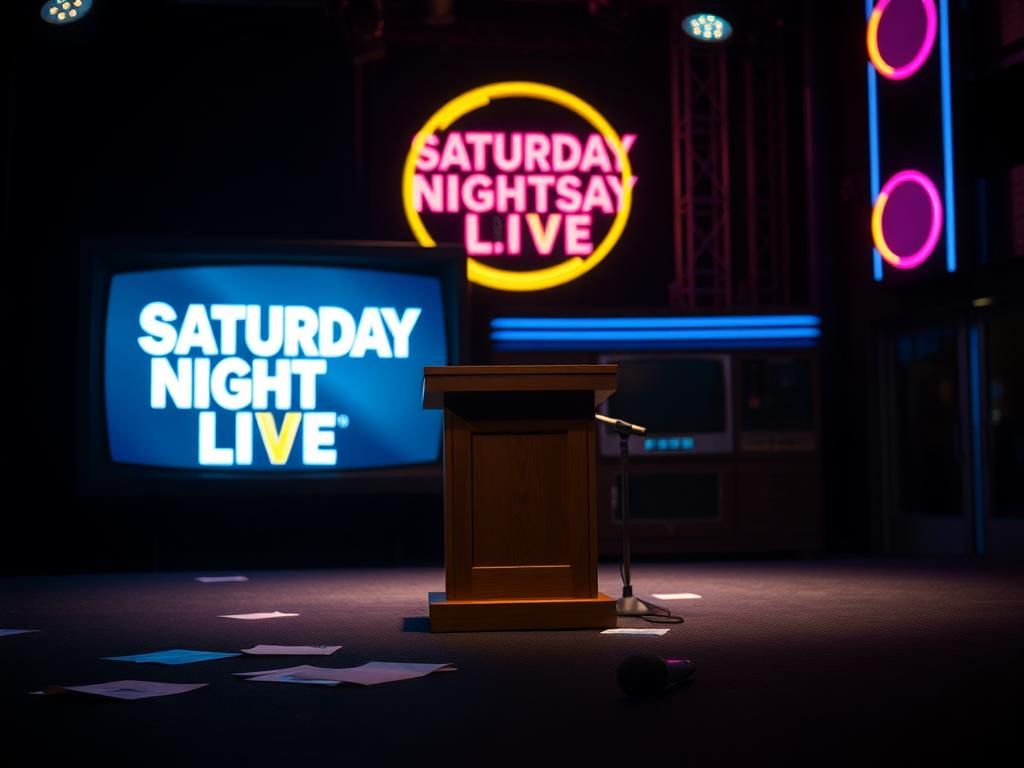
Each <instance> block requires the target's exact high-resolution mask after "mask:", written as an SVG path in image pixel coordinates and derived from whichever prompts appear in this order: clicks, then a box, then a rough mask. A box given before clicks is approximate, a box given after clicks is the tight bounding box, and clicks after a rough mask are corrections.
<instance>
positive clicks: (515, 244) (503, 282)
mask: <svg viewBox="0 0 1024 768" xmlns="http://www.w3.org/2000/svg"><path fill="white" fill-rule="evenodd" d="M512 98H517V99H534V100H538V101H544V102H549V103H551V104H555V105H557V106H559V107H562V108H564V109H566V110H568V111H569V112H571V113H573V114H574V115H576V116H577V117H579V118H582V119H583V120H584V121H585V122H586V123H588V124H589V125H590V127H591V128H592V131H591V132H589V133H587V134H586V135H583V136H578V135H576V134H573V133H567V132H542V131H483V130H481V131H471V130H465V131H463V130H457V129H454V128H453V124H454V123H456V121H458V120H459V119H461V118H462V117H464V116H465V115H467V114H469V113H471V112H473V111H475V110H478V109H481V108H483V107H486V106H487V105H489V104H491V103H492V102H493V101H495V100H497V99H512ZM636 138H637V137H636V135H635V134H623V135H622V136H620V135H619V134H618V133H616V131H615V129H614V128H612V126H611V124H610V123H609V122H608V121H607V120H606V119H605V118H604V117H603V116H602V115H601V114H600V113H599V112H598V111H597V110H596V109H594V108H593V107H592V106H591V105H590V104H588V103H587V102H585V101H583V100H582V99H580V98H579V97H578V96H575V95H573V94H571V93H569V92H568V91H564V90H561V89H560V88H555V87H553V86H549V85H544V84H542V83H532V82H520V81H513V82H501V83H492V84H490V85H485V86H481V87H479V88H475V89H473V90H471V91H467V92H466V93H463V94H462V95H460V96H458V97H456V98H455V99H453V100H452V101H450V102H448V103H447V104H445V105H444V106H443V107H441V109H439V110H438V111H437V112H435V113H434V114H433V115H432V116H431V117H430V119H428V120H427V122H426V123H425V124H424V125H423V127H422V128H421V129H420V130H419V132H417V133H416V135H415V137H414V138H413V141H412V145H411V147H410V149H409V152H408V154H407V156H406V161H405V168H404V172H403V177H402V198H403V203H404V206H405V215H406V219H407V220H408V222H409V226H410V228H411V229H412V231H413V234H414V235H415V236H416V239H417V241H418V242H419V243H420V245H423V246H425V247H433V246H434V245H436V241H435V240H434V237H433V236H432V235H431V234H430V232H429V231H428V227H427V225H426V224H425V223H424V221H423V216H424V215H427V216H428V218H429V220H430V221H431V223H436V222H437V217H438V216H456V217H459V219H460V220H461V223H462V239H463V241H464V243H465V247H466V253H467V256H468V257H469V259H468V262H467V270H466V274H467V277H468V278H469V280H470V281H471V282H475V283H478V284H480V285H485V286H488V287H490V288H496V289H498V290H506V291H536V290H542V289H545V288H551V287H554V286H557V285H562V284H564V283H567V282H569V281H571V280H574V279H576V278H577V277H579V276H580V275H583V274H585V273H586V272H589V271H590V270H591V269H593V268H594V267H595V266H597V265H598V264H599V263H600V262H601V261H602V260H603V259H604V258H605V256H607V255H608V253H609V252H610V251H611V249H612V248H613V247H614V245H615V244H616V242H618V239H619V237H620V236H621V235H622V231H623V229H624V227H625V225H626V221H627V219H628V218H629V212H630V209H631V206H632V196H633V187H634V186H635V185H636V183H637V177H636V176H634V175H633V170H632V166H631V164H630V156H629V153H630V150H631V149H632V148H633V145H634V144H635V143H636ZM597 217H606V218H605V220H606V221H607V220H608V219H610V220H611V221H610V225H608V229H607V232H605V234H604V235H603V236H602V237H601V238H600V239H598V238H596V237H595V229H597V227H595V224H596V223H597ZM485 222H486V223H485ZM523 255H536V256H538V257H540V258H541V259H542V261H543V263H544V265H543V266H542V267H540V268H538V269H529V270H524V269H510V268H508V264H509V262H507V261H503V260H499V259H498V258H496V257H516V256H523Z"/></svg>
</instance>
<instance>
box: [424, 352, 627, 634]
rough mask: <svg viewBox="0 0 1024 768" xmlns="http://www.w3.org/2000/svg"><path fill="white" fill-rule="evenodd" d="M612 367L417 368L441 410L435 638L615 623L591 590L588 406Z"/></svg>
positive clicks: (607, 386)
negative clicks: (440, 584) (439, 587)
mask: <svg viewBox="0 0 1024 768" xmlns="http://www.w3.org/2000/svg"><path fill="white" fill-rule="evenodd" d="M616 368H617V366H614V365H522V366H520V365H462V366H448V367H436V368H424V369H423V407H424V408H442V407H443V408H444V537H445V538H444V546H445V590H446V591H445V593H444V594H443V595H431V598H430V628H431V630H432V631H434V632H458V631H467V630H492V629H583V628H607V627H614V626H615V625H616V613H615V600H613V599H612V598H610V597H608V596H606V595H603V594H601V593H599V592H598V591H597V503H596V499H595V488H596V482H595V460H594V458H595V457H594V454H595V450H596V449H595V439H596V435H595V433H594V429H595V422H594V408H595V406H597V405H598V404H599V403H601V402H602V401H604V400H605V399H606V398H608V396H609V395H611V394H612V392H614V391H615V376H616Z"/></svg>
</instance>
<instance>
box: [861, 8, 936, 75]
mask: <svg viewBox="0 0 1024 768" xmlns="http://www.w3.org/2000/svg"><path fill="white" fill-rule="evenodd" d="M890 2H892V0H878V5H876V6H875V9H874V10H873V11H871V16H870V17H869V18H868V57H869V58H870V59H871V63H872V64H874V65H875V69H876V70H877V71H878V74H880V75H882V77H887V78H889V79H890V80H905V79H906V78H908V77H910V76H911V75H912V74H914V73H915V72H917V70H919V69H920V68H921V67H922V66H924V63H925V61H927V60H928V55H929V54H930V53H931V52H932V48H933V47H934V46H935V33H936V31H937V30H938V28H939V15H938V13H937V12H936V10H935V0H921V5H922V6H923V7H924V16H925V28H924V40H923V41H922V42H921V47H920V48H918V49H917V53H916V54H915V55H914V58H912V59H911V60H910V61H909V62H907V63H906V64H904V65H903V66H902V67H894V66H892V65H891V64H889V62H887V61H886V60H885V59H884V58H882V52H881V51H879V50H878V25H879V24H880V23H881V22H882V14H883V13H885V9H886V8H888V7H889V3H890Z"/></svg>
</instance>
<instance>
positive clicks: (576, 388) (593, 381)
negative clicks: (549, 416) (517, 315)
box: [423, 365, 619, 408]
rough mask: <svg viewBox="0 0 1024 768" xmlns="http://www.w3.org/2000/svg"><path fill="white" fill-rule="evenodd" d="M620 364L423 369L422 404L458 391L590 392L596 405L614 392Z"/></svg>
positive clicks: (435, 404) (440, 401)
mask: <svg viewBox="0 0 1024 768" xmlns="http://www.w3.org/2000/svg"><path fill="white" fill-rule="evenodd" d="M618 368H619V367H618V366H617V365H444V366H428V367H426V368H424V369H423V407H424V408H443V407H444V396H445V395H446V394H447V393H455V392H552V391H561V392H587V391H591V392H593V393H594V405H595V406H597V405H599V404H601V403H603V402H604V401H605V400H607V399H608V398H609V397H611V395H612V393H613V392H615V379H616V375H617V373H618Z"/></svg>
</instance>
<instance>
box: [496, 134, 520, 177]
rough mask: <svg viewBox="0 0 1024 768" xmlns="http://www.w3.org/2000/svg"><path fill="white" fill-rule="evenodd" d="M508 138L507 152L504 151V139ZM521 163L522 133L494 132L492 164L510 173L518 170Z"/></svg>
mask: <svg viewBox="0 0 1024 768" xmlns="http://www.w3.org/2000/svg"><path fill="white" fill-rule="evenodd" d="M506 137H507V138H508V144H509V146H508V153H507V154H506V151H505V149H506V148H505V139H506ZM522 163H523V134H521V133H518V132H517V133H509V134H505V133H495V134H494V164H495V165H496V166H498V170H501V171H505V172H506V173H512V172H513V171H517V170H519V166H520V165H522Z"/></svg>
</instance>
